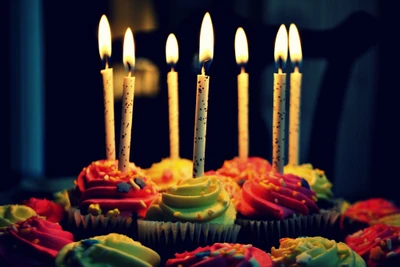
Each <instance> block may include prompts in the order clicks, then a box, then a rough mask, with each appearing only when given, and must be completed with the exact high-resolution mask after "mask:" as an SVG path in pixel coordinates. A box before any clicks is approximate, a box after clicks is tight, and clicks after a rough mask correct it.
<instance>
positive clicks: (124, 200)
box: [76, 160, 158, 217]
mask: <svg viewBox="0 0 400 267" xmlns="http://www.w3.org/2000/svg"><path fill="white" fill-rule="evenodd" d="M117 166H118V162H117V160H113V161H110V160H99V161H96V162H93V163H92V164H90V165H89V166H88V167H87V168H84V169H83V170H82V172H81V173H80V174H79V176H78V179H77V180H76V185H77V187H78V189H79V191H80V192H81V197H80V204H79V207H80V209H81V213H83V214H84V213H86V212H93V210H94V209H92V207H94V206H96V207H97V208H96V213H100V211H101V212H103V213H106V212H108V211H113V210H115V209H118V212H119V211H121V212H136V213H138V215H139V216H141V217H143V216H144V214H145V213H146V210H147V208H148V206H149V205H150V203H151V202H153V200H154V199H155V198H156V197H157V196H158V192H157V189H156V186H155V185H154V183H153V182H151V181H150V180H149V179H147V178H145V177H144V173H143V171H142V170H141V169H140V168H138V167H136V166H135V164H133V163H131V164H130V168H129V171H128V172H126V173H122V172H121V171H119V170H118V169H117ZM88 210H89V211H88ZM96 215H98V214H96Z"/></svg>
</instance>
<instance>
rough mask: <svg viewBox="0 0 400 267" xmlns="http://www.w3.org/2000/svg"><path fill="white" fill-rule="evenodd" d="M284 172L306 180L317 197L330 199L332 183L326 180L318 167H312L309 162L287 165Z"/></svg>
mask: <svg viewBox="0 0 400 267" xmlns="http://www.w3.org/2000/svg"><path fill="white" fill-rule="evenodd" d="M284 172H285V173H291V174H294V175H297V176H300V177H301V178H304V179H306V180H307V182H308V184H309V185H310V186H311V189H312V190H313V191H314V192H315V193H317V198H318V199H327V200H329V199H331V198H332V197H333V193H332V190H331V189H332V183H331V182H330V181H329V180H328V178H327V177H326V175H325V172H324V171H322V170H320V169H313V166H312V165H311V164H309V163H308V164H302V165H299V166H292V165H287V166H285V168H284Z"/></svg>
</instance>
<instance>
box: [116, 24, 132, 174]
mask: <svg viewBox="0 0 400 267" xmlns="http://www.w3.org/2000/svg"><path fill="white" fill-rule="evenodd" d="M123 49H124V50H123V61H124V66H125V68H126V69H127V70H128V77H124V83H123V87H124V88H123V96H122V97H123V98H122V116H121V117H122V120H121V137H120V142H119V144H120V145H119V146H120V147H119V159H118V169H119V170H120V171H121V172H126V171H128V169H129V156H130V150H131V130H132V115H133V96H134V94H135V77H133V76H131V75H132V71H133V69H134V67H135V44H134V42H133V34H132V31H131V29H130V28H128V29H127V30H126V32H125V37H124V47H123Z"/></svg>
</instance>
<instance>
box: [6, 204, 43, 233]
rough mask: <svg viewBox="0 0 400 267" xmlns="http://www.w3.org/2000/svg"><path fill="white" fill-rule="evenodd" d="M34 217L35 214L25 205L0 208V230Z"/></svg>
mask: <svg viewBox="0 0 400 267" xmlns="http://www.w3.org/2000/svg"><path fill="white" fill-rule="evenodd" d="M35 215H37V214H36V212H35V211H34V210H33V209H32V208H30V207H28V206H25V205H4V206H0V229H2V228H4V227H7V226H9V225H11V224H13V223H16V222H18V221H21V220H25V219H27V218H29V217H32V216H35Z"/></svg>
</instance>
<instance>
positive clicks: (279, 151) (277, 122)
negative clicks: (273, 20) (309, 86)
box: [272, 24, 288, 173]
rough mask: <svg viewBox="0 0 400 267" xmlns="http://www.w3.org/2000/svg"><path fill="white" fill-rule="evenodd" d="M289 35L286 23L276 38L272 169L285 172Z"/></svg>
mask: <svg viewBox="0 0 400 267" xmlns="http://www.w3.org/2000/svg"><path fill="white" fill-rule="evenodd" d="M287 53H288V36H287V31H286V27H285V25H283V24H282V25H281V26H280V28H279V30H278V33H277V35H276V40H275V52H274V56H275V63H276V65H277V69H278V73H274V104H273V122H272V149H273V151H272V171H273V172H279V173H283V166H284V161H285V115H286V114H285V113H286V111H285V102H286V97H285V93H286V73H283V67H284V66H285V64H286V59H287Z"/></svg>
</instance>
